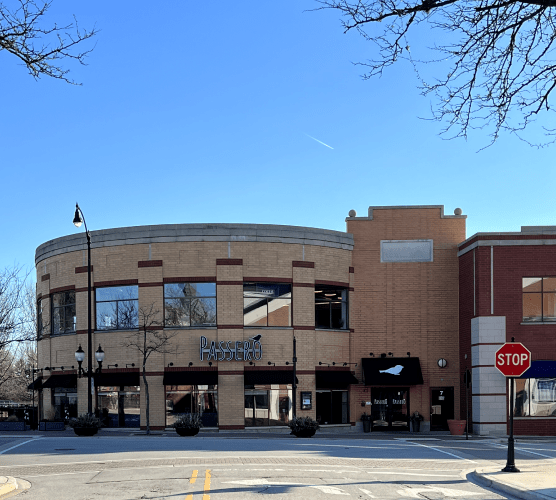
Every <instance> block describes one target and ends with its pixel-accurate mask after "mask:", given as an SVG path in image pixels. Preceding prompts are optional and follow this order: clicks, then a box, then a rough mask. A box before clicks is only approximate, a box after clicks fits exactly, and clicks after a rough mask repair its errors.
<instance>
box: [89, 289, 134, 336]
mask: <svg viewBox="0 0 556 500" xmlns="http://www.w3.org/2000/svg"><path fill="white" fill-rule="evenodd" d="M132 287H134V288H136V290H137V298H122V299H112V300H98V297H97V293H98V291H99V290H107V289H109V288H132ZM131 301H134V302H136V303H137V307H136V309H135V310H136V312H137V316H136V322H137V324H136V325H135V326H133V327H130V326H129V325H125V326H124V325H122V326H123V327H122V328H120V321H119V310H120V306H119V303H120V302H131ZM109 303H116V328H102V327H99V321H98V304H109ZM138 329H139V285H115V286H103V287H98V288H95V330H98V331H103V332H106V331H117V330H122V331H129V330H138Z"/></svg>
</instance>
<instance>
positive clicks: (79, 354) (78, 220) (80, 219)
mask: <svg viewBox="0 0 556 500" xmlns="http://www.w3.org/2000/svg"><path fill="white" fill-rule="evenodd" d="M73 224H74V225H75V227H81V224H85V233H86V235H87V304H88V305H87V413H89V414H92V413H93V392H94V390H95V387H94V380H93V373H92V372H93V370H92V366H93V330H92V326H91V324H92V323H91V233H89V230H88V229H87V223H86V222H85V216H84V215H83V212H82V211H81V209H80V208H79V205H78V204H77V203H76V204H75V216H74V218H73ZM99 349H100V345H99ZM79 358H81V361H79ZM75 359H76V360H77V362H78V363H79V371H80V374H81V372H82V369H81V363H82V362H83V360H84V359H85V353H84V352H83V349H81V345H80V346H79V349H78V350H77V351H76V353H75ZM97 359H98V358H97ZM102 359H104V353H102Z"/></svg>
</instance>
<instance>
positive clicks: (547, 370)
mask: <svg viewBox="0 0 556 500" xmlns="http://www.w3.org/2000/svg"><path fill="white" fill-rule="evenodd" d="M519 378H556V361H545V360H539V361H531V368H529V369H528V370H527V371H526V372H525V373H524V374H523V375H522V376H521V377H519Z"/></svg>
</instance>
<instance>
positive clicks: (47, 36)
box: [0, 0, 98, 85]
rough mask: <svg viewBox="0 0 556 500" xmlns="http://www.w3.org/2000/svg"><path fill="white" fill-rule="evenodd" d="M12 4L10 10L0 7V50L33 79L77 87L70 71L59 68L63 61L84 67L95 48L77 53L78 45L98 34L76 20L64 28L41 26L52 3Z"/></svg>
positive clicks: (21, 0)
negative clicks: (19, 63) (21, 64)
mask: <svg viewBox="0 0 556 500" xmlns="http://www.w3.org/2000/svg"><path fill="white" fill-rule="evenodd" d="M12 3H13V4H14V6H13V7H12V8H9V7H8V6H7V5H6V4H4V3H0V50H6V51H7V52H9V53H10V54H13V55H14V56H15V57H17V58H18V59H19V60H20V61H22V62H23V64H24V65H25V66H26V67H27V70H28V71H29V74H30V75H31V76H33V78H35V79H38V78H40V77H41V76H43V75H45V76H50V77H52V78H57V79H59V80H63V81H65V82H67V83H71V84H74V85H80V84H78V83H76V82H75V81H73V80H71V79H70V78H69V77H68V73H69V69H64V68H63V67H62V61H64V60H74V61H77V62H78V63H80V64H83V65H84V64H85V58H86V57H87V55H88V54H89V53H90V52H91V51H92V50H93V49H94V47H92V48H90V49H88V50H83V51H80V50H79V49H80V47H81V45H80V44H82V42H84V41H85V40H88V39H89V38H92V37H94V36H95V35H96V34H97V33H98V30H97V29H96V28H93V29H92V30H83V29H81V28H80V27H79V24H78V22H77V19H75V17H74V20H73V22H72V23H69V24H65V25H63V26H59V25H58V24H56V23H54V24H52V25H48V26H44V25H43V23H44V22H45V17H46V15H47V12H48V10H49V8H50V7H51V5H52V1H49V2H44V3H43V2H35V1H34V0H17V1H13V2H12ZM78 45H79V47H77V46H78Z"/></svg>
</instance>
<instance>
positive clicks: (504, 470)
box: [502, 465, 521, 472]
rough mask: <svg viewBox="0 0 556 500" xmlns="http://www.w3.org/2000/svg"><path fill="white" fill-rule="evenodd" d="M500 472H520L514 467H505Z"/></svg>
mask: <svg viewBox="0 0 556 500" xmlns="http://www.w3.org/2000/svg"><path fill="white" fill-rule="evenodd" d="M502 472H521V471H520V470H519V469H518V468H517V467H516V466H515V465H506V467H504V468H503V469H502Z"/></svg>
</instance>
